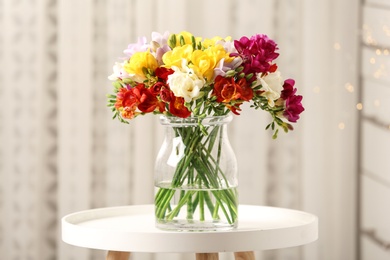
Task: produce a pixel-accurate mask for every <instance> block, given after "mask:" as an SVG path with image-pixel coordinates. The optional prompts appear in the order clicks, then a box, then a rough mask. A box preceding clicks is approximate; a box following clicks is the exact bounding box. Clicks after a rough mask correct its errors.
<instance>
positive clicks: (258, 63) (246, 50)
mask: <svg viewBox="0 0 390 260" xmlns="http://www.w3.org/2000/svg"><path fill="white" fill-rule="evenodd" d="M234 46H235V47H236V49H237V52H238V53H232V54H231V56H240V57H241V58H242V59H243V66H244V70H243V71H244V73H245V74H249V73H261V72H262V73H266V72H269V71H270V69H271V65H272V61H273V60H274V59H276V58H277V57H278V56H279V53H276V52H275V51H276V50H278V48H277V46H276V43H275V42H274V41H273V40H271V39H269V38H268V36H267V35H264V34H256V35H254V36H252V37H251V38H250V39H249V38H248V37H246V36H243V37H241V39H240V40H236V41H234Z"/></svg>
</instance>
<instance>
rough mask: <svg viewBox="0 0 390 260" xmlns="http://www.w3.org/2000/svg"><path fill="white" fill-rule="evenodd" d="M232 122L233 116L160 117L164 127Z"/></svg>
mask: <svg viewBox="0 0 390 260" xmlns="http://www.w3.org/2000/svg"><path fill="white" fill-rule="evenodd" d="M199 120H200V121H199ZM232 120H233V116H232V114H227V115H222V116H206V117H204V118H202V117H197V116H190V117H186V118H181V117H176V116H165V115H162V116H160V123H161V124H162V125H180V126H197V125H199V123H201V124H202V125H223V124H228V123H230V122H231V121H232Z"/></svg>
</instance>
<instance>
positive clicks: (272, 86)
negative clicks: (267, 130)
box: [257, 71, 283, 107]
mask: <svg viewBox="0 0 390 260" xmlns="http://www.w3.org/2000/svg"><path fill="white" fill-rule="evenodd" d="M257 83H258V84H260V85H261V90H262V91H264V93H263V94H262V95H263V96H265V97H266V98H267V99H268V104H269V105H270V106H271V107H274V106H275V102H274V101H275V100H277V99H278V98H280V94H281V93H282V90H283V79H282V77H281V75H280V72H279V71H276V72H274V73H269V74H267V75H266V76H264V77H260V76H259V75H258V76H257Z"/></svg>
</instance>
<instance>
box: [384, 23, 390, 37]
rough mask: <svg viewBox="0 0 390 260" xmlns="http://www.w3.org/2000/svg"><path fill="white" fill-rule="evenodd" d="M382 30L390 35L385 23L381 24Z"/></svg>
mask: <svg viewBox="0 0 390 260" xmlns="http://www.w3.org/2000/svg"><path fill="white" fill-rule="evenodd" d="M382 28H383V31H384V32H385V33H386V34H387V36H390V29H389V27H388V26H387V25H383V27H382Z"/></svg>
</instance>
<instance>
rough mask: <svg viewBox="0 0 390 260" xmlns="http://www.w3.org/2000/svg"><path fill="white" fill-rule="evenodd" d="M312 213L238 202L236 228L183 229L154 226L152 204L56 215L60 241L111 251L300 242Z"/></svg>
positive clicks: (313, 236) (311, 236) (306, 238)
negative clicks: (210, 229)
mask: <svg viewBox="0 0 390 260" xmlns="http://www.w3.org/2000/svg"><path fill="white" fill-rule="evenodd" d="M317 238H318V218H317V217H316V216H315V215H312V214H310V213H306V212H303V211H298V210H292V209H285V208H277V207H265V206H251V205H240V206H239V222H238V228H237V229H234V230H230V231H206V232H187V231H185V232H183V231H181V232H180V231H178V232H174V231H164V230H160V229H157V228H156V227H155V223H154V206H153V205H136V206H123V207H111V208H100V209H92V210H86V211H80V212H76V213H72V214H69V215H67V216H65V217H63V218H62V240H63V241H64V242H66V243H68V244H71V245H75V246H79V247H86V248H93V249H102V250H111V251H125V252H149V253H157V252H161V253H164V252H171V253H184V252H196V253H211V252H240V251H258V250H265V249H276V248H285V247H293V246H300V245H304V244H308V243H310V242H313V241H315V240H317Z"/></svg>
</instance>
